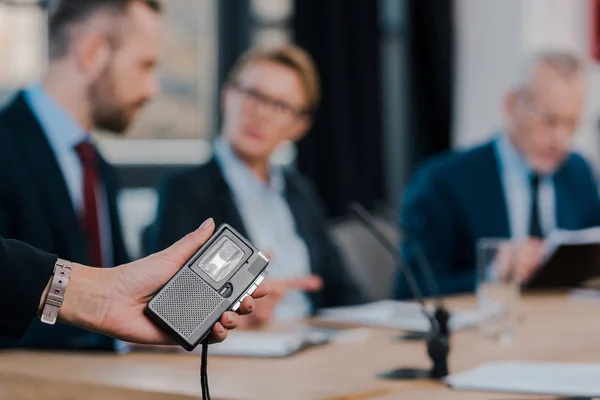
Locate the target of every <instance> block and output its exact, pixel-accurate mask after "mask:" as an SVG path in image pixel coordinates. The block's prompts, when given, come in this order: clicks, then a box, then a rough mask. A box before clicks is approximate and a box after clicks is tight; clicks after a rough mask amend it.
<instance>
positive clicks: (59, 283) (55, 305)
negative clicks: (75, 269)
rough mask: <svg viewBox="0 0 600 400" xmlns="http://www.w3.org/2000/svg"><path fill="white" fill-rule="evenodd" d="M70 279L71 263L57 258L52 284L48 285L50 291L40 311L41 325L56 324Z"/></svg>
mask: <svg viewBox="0 0 600 400" xmlns="http://www.w3.org/2000/svg"><path fill="white" fill-rule="evenodd" d="M70 278H71V262H70V261H66V260H61V259H60V258H59V259H58V260H56V264H54V275H53V276H52V283H51V284H50V290H49V291H48V296H47V297H46V302H45V303H44V309H43V311H42V316H41V320H42V322H43V323H46V324H49V325H54V324H55V323H56V319H57V318H58V313H59V311H60V307H61V306H62V304H63V300H64V298H65V291H66V290H67V285H68V283H69V279H70Z"/></svg>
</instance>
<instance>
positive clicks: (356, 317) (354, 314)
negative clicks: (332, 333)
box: [318, 300, 487, 332]
mask: <svg viewBox="0 0 600 400" xmlns="http://www.w3.org/2000/svg"><path fill="white" fill-rule="evenodd" d="M429 311H430V312H432V311H433V307H429ZM486 315H487V314H484V313H483V312H482V311H480V310H477V309H458V310H450V321H449V328H450V330H451V331H457V330H461V329H465V328H469V327H472V326H475V325H477V324H478V323H480V322H482V321H483V320H485V318H486ZM318 319H319V320H320V321H324V322H335V323H343V324H351V325H360V326H374V327H380V328H390V329H401V330H409V331H414V332H429V331H430V330H431V325H430V322H429V320H428V319H427V318H426V317H425V315H423V312H422V310H421V306H420V305H419V304H418V303H413V302H403V301H394V300H382V301H377V302H374V303H368V304H363V305H358V306H348V307H336V308H328V309H324V310H321V311H320V313H319V315H318Z"/></svg>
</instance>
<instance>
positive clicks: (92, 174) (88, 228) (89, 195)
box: [75, 141, 103, 267]
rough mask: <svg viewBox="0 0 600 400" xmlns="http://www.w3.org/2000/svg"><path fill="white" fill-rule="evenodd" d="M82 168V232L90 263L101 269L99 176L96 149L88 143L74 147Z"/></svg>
mask: <svg viewBox="0 0 600 400" xmlns="http://www.w3.org/2000/svg"><path fill="white" fill-rule="evenodd" d="M75 150H76V151H77V154H78V155H79V160H80V161H81V165H82V167H83V221H82V222H83V230H84V232H85V235H86V238H87V244H88V251H89V255H90V262H91V263H92V265H93V266H95V267H102V266H103V263H102V244H101V240H100V217H99V215H98V198H97V196H98V190H99V188H100V174H99V172H98V158H97V156H96V149H95V148H94V145H92V144H91V143H90V142H88V141H83V142H81V143H79V144H78V145H77V146H75Z"/></svg>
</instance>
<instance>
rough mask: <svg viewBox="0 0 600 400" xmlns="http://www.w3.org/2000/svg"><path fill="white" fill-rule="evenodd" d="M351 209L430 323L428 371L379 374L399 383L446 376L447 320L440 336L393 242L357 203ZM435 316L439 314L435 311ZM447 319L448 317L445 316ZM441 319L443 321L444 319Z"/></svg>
mask: <svg viewBox="0 0 600 400" xmlns="http://www.w3.org/2000/svg"><path fill="white" fill-rule="evenodd" d="M350 209H351V210H352V211H353V213H354V214H355V215H356V216H357V217H358V220H359V221H360V222H361V223H362V225H363V226H364V227H365V228H367V229H368V230H369V232H370V233H371V234H372V235H373V236H374V237H375V238H376V239H377V241H378V242H379V243H380V244H381V245H382V246H383V247H384V248H385V249H386V250H387V251H388V252H389V253H390V254H391V255H392V256H393V257H394V260H395V261H396V264H397V265H398V266H399V267H400V269H401V270H402V273H403V274H404V276H405V278H406V280H407V282H408V285H409V286H410V290H411V291H412V293H413V295H414V296H415V299H416V300H417V302H418V303H419V305H420V306H421V312H422V313H423V315H424V316H425V317H426V318H427V320H428V321H429V323H430V326H431V330H430V331H429V334H428V335H427V353H428V355H429V357H430V358H431V361H432V363H433V365H432V368H431V370H423V369H415V368H397V369H394V370H391V371H385V372H382V373H380V374H379V376H381V377H382V378H387V379H401V380H414V379H430V378H433V379H441V378H443V377H445V376H447V375H448V353H449V352H450V344H449V340H448V339H449V338H448V329H447V326H448V321H447V319H446V320H445V321H443V322H444V323H445V330H446V334H444V333H442V330H441V329H440V324H439V322H438V319H437V318H436V317H437V315H435V316H434V315H432V314H431V313H430V312H429V311H428V310H427V305H426V304H425V298H424V297H423V293H422V292H421V289H420V288H419V285H418V284H417V281H416V279H415V276H414V274H413V273H412V271H411V269H410V268H409V267H408V265H407V264H406V263H405V262H404V259H403V258H402V256H401V253H400V251H398V249H397V248H396V245H395V244H394V243H392V242H391V241H390V240H389V239H388V238H387V237H386V235H385V234H384V233H383V232H382V231H381V230H380V229H379V228H378V227H377V225H376V224H375V222H374V217H373V216H372V215H371V214H369V213H368V212H367V211H366V210H365V209H364V208H363V207H362V206H361V205H360V204H358V203H353V204H351V205H350ZM436 314H438V313H437V312H436ZM446 316H447V315H446ZM440 317H442V320H443V316H440Z"/></svg>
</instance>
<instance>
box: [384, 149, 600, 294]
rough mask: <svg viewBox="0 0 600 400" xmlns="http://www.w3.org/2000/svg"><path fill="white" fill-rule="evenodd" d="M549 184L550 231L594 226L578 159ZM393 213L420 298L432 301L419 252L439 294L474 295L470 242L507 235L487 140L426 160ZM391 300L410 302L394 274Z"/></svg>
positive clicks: (590, 183)
mask: <svg viewBox="0 0 600 400" xmlns="http://www.w3.org/2000/svg"><path fill="white" fill-rule="evenodd" d="M553 179H554V186H555V201H556V225H557V227H558V228H561V229H570V230H576V229H584V228H588V227H592V226H597V225H600V199H599V196H598V188H597V184H596V180H595V177H594V174H593V173H592V171H591V169H590V167H589V165H588V164H587V163H586V161H585V160H584V159H583V158H582V157H581V156H579V155H577V154H571V155H570V156H569V158H568V159H567V160H566V161H565V162H564V164H563V165H562V167H561V168H560V169H559V170H558V171H557V172H556V173H555V175H554V178H553ZM400 208H401V210H400V215H401V220H402V230H403V231H404V232H405V240H404V242H403V243H402V245H401V250H402V253H403V256H404V257H405V259H406V261H407V263H408V264H409V266H410V268H411V269H412V271H414V273H415V275H416V277H417V281H418V283H419V286H420V288H421V289H422V290H423V291H424V292H425V294H426V295H433V293H429V290H428V285H427V282H426V281H425V280H424V278H423V275H422V273H421V272H420V268H418V265H417V259H418V258H417V255H418V253H416V252H417V251H419V247H420V248H421V249H422V250H423V251H424V252H425V254H426V256H427V258H428V260H429V262H430V264H431V268H432V270H433V273H434V275H435V279H436V281H437V284H438V286H439V288H440V291H441V292H442V294H453V293H461V292H472V291H474V289H475V282H476V262H475V252H476V243H477V240H478V239H480V238H482V237H496V238H502V237H510V227H509V219H508V210H507V205H506V202H505V195H504V189H503V185H502V180H501V176H500V168H499V160H498V156H497V153H496V152H495V149H494V142H489V143H486V144H484V145H482V146H479V147H476V148H473V149H470V150H466V151H462V152H452V153H445V154H442V155H439V156H436V157H434V158H433V159H431V160H429V161H428V162H426V163H425V164H424V165H423V166H422V167H421V168H420V169H419V170H418V171H417V173H416V175H415V177H414V178H413V180H412V182H411V183H410V184H409V186H408V187H407V189H406V190H405V193H404V196H403V200H402V204H401V207H400ZM395 296H396V298H399V299H402V298H410V297H413V295H412V293H411V291H410V290H409V287H408V285H407V284H406V280H405V279H404V277H403V276H402V275H399V276H398V280H397V282H396V288H395Z"/></svg>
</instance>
